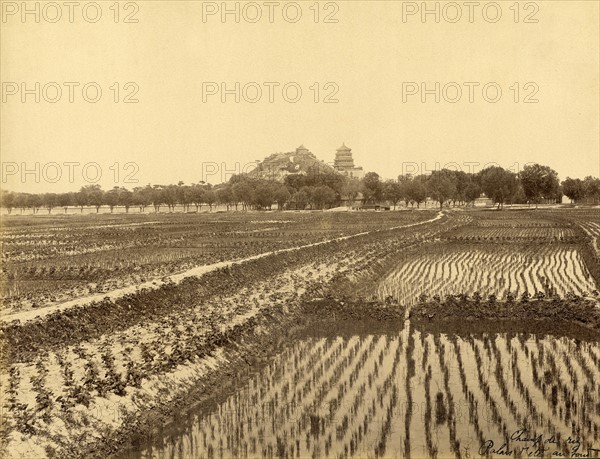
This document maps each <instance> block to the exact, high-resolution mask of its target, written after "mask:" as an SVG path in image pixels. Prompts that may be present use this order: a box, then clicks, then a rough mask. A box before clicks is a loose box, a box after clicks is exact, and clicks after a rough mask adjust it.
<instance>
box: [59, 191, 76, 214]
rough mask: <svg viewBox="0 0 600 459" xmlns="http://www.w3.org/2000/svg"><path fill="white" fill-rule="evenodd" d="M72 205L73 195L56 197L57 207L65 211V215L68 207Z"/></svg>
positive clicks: (62, 194)
mask: <svg viewBox="0 0 600 459" xmlns="http://www.w3.org/2000/svg"><path fill="white" fill-rule="evenodd" d="M74 203H75V193H61V194H59V195H58V205H59V206H60V207H62V208H63V209H64V210H65V214H66V213H67V209H68V208H69V206H72V205H73V204H74Z"/></svg>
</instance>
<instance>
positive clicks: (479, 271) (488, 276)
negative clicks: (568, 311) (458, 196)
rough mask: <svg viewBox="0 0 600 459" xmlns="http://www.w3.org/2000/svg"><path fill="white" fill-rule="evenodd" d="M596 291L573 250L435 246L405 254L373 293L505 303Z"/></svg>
mask: <svg viewBox="0 0 600 459" xmlns="http://www.w3.org/2000/svg"><path fill="white" fill-rule="evenodd" d="M596 289H597V287H596V284H595V281H594V279H593V277H592V276H591V274H590V273H589V271H588V270H587V268H586V266H585V263H584V262H583V260H582V258H581V256H580V255H579V253H578V251H577V248H576V246H572V245H567V244H563V245H520V244H518V243H517V244H495V245H487V246H486V245H476V246H466V245H464V244H462V245H461V244H452V243H439V244H432V245H430V246H429V247H427V248H426V249H424V250H418V251H414V252H413V253H410V254H406V258H404V259H402V260H401V261H400V262H399V263H398V266H397V267H396V268H395V269H394V270H393V272H391V273H390V274H389V275H388V276H387V277H386V278H385V279H384V280H382V281H381V283H380V286H379V289H378V294H379V295H380V297H382V298H386V297H387V296H392V297H393V298H395V299H397V300H398V301H399V302H400V303H403V304H414V303H416V302H417V301H418V300H419V297H420V296H421V295H422V294H426V295H428V296H433V295H439V296H440V297H444V296H446V295H456V294H467V295H473V294H474V293H476V292H478V293H479V294H481V295H482V296H484V297H488V296H489V295H492V294H493V295H496V297H498V298H499V299H505V298H506V297H507V295H508V294H509V293H511V294H513V296H514V297H517V296H519V295H521V294H523V293H524V292H527V293H529V295H531V296H533V295H535V294H536V293H538V292H542V293H544V295H546V296H552V295H560V296H561V297H564V296H565V295H567V294H569V293H574V294H577V295H582V294H589V293H591V292H592V291H594V290H596Z"/></svg>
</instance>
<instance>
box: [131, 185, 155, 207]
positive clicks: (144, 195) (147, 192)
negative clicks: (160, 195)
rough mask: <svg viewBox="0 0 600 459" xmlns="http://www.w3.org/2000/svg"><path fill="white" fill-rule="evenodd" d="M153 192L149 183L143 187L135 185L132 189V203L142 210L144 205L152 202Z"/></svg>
mask: <svg viewBox="0 0 600 459" xmlns="http://www.w3.org/2000/svg"><path fill="white" fill-rule="evenodd" d="M153 194H154V189H153V188H152V186H151V185H150V184H148V185H146V186H145V187H139V186H138V187H135V188H134V189H133V203H134V204H135V205H136V206H140V212H144V210H146V207H148V206H149V205H150V204H152V196H153Z"/></svg>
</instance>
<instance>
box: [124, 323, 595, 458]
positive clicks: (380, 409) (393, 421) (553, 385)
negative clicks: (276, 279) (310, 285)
mask: <svg viewBox="0 0 600 459" xmlns="http://www.w3.org/2000/svg"><path fill="white" fill-rule="evenodd" d="M315 335H319V332H318V331H316V332H315ZM322 335H323V334H322ZM598 378H600V344H599V343H597V342H581V341H579V340H575V339H572V338H566V337H556V336H548V335H545V336H539V335H536V334H510V333H498V334H483V335H482V336H475V337H473V336H466V337H465V336H462V337H459V336H448V335H445V334H430V333H426V332H420V331H418V330H416V329H413V328H411V326H410V324H409V323H407V324H406V325H405V326H404V327H403V328H402V329H401V330H400V331H398V332H397V333H395V334H394V333H388V334H366V335H365V334H360V335H359V334H351V333H346V334H343V335H341V336H340V335H337V336H336V335H333V336H331V335H326V334H325V336H310V337H307V338H304V339H298V340H297V341H296V342H293V343H287V345H286V346H285V347H284V348H283V349H282V350H281V351H280V352H279V353H278V354H277V355H276V356H274V357H273V359H272V361H271V362H269V364H268V365H266V366H265V367H264V368H263V369H261V371H260V372H258V373H257V374H255V375H251V376H250V377H248V378H247V381H246V382H245V383H244V384H242V385H240V387H236V388H235V389H232V391H230V392H231V393H229V394H222V395H221V397H220V398H219V399H218V400H215V401H214V403H210V404H205V405H204V406H203V407H202V408H203V409H202V410H199V409H198V412H197V413H195V414H191V415H190V417H189V418H188V419H187V421H186V422H185V423H181V424H179V425H177V426H171V427H168V428H167V429H166V430H165V431H164V432H163V433H162V434H160V435H158V436H157V437H158V438H155V439H154V440H153V441H152V442H150V443H148V444H146V445H144V447H143V448H141V450H140V451H138V452H131V451H130V452H128V453H126V454H123V455H121V456H119V457H120V458H128V459H133V458H150V457H152V458H163V457H164V458H167V457H169V458H198V459H199V458H213V457H288V458H295V457H332V458H337V457H357V458H364V457H436V456H437V457H449V456H452V457H454V456H456V457H469V455H471V456H479V455H482V456H489V457H501V456H502V454H501V453H493V451H500V447H501V445H502V444H503V443H505V442H506V445H507V446H506V447H505V449H506V450H513V451H517V450H520V451H521V454H522V455H524V456H526V455H527V454H528V453H532V454H534V453H535V452H536V451H537V452H538V453H540V457H541V456H542V455H543V456H551V455H554V456H556V455H557V454H566V455H574V454H576V453H580V454H584V453H587V451H588V450H587V448H588V447H593V444H597V441H598V439H599V436H600V388H599V387H598V384H597V380H598ZM192 412H194V410H192ZM538 436H539V438H540V440H536V438H538ZM598 453H600V451H598ZM511 455H512V454H511Z"/></svg>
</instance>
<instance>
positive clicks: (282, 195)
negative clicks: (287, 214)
mask: <svg viewBox="0 0 600 459" xmlns="http://www.w3.org/2000/svg"><path fill="white" fill-rule="evenodd" d="M273 197H274V198H275V202H277V206H278V208H279V210H283V207H284V206H285V205H286V204H287V202H288V201H289V200H290V197H291V194H290V192H289V190H288V189H287V187H286V186H285V185H280V186H278V187H277V188H276V189H275V192H274V194H273Z"/></svg>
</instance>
